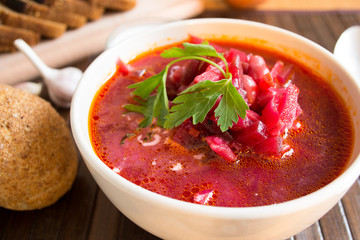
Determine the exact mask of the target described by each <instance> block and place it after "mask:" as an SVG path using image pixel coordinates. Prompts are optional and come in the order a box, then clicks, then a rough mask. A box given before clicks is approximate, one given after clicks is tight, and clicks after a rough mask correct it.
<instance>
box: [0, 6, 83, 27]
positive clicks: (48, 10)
mask: <svg viewBox="0 0 360 240" xmlns="http://www.w3.org/2000/svg"><path fill="white" fill-rule="evenodd" d="M0 2H2V3H3V4H4V5H6V6H7V7H8V8H11V9H12V10H14V11H16V12H18V13H24V14H27V15H30V16H33V17H37V18H42V19H47V20H51V21H55V22H60V23H64V24H66V25H67V27H68V28H79V27H82V26H83V25H85V23H86V21H87V19H86V17H85V16H82V15H80V14H76V13H73V12H69V11H62V10H61V9H57V8H56V7H48V6H46V5H44V4H39V3H37V2H34V1H31V0H0Z"/></svg>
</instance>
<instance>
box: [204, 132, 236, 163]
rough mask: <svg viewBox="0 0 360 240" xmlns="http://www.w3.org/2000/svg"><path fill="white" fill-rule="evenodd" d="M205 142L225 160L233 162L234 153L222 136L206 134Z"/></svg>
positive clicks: (234, 158)
mask: <svg viewBox="0 0 360 240" xmlns="http://www.w3.org/2000/svg"><path fill="white" fill-rule="evenodd" d="M206 142H207V143H208V144H209V146H210V148H211V149H212V150H213V151H214V152H216V153H217V154H219V155H220V156H221V157H223V158H224V159H225V160H226V161H228V162H234V161H235V160H236V155H235V154H234V152H233V151H232V150H231V148H230V147H229V143H228V142H226V141H225V140H223V139H222V138H219V137H217V136H208V137H206Z"/></svg>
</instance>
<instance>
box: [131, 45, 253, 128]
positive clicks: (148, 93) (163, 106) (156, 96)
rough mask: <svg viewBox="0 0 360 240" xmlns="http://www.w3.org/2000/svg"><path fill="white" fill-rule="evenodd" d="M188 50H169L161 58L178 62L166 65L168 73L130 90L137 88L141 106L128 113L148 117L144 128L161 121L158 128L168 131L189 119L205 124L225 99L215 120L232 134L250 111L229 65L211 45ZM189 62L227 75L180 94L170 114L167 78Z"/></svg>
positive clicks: (155, 76)
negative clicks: (171, 70)
mask: <svg viewBox="0 0 360 240" xmlns="http://www.w3.org/2000/svg"><path fill="white" fill-rule="evenodd" d="M183 46H184V48H178V47H173V48H170V49H166V50H165V51H164V52H163V53H162V54H161V56H162V57H164V58H176V59H175V60H173V61H171V62H170V63H169V64H168V65H166V67H165V69H164V70H162V71H161V72H160V73H159V74H156V75H154V76H152V77H150V78H148V79H146V80H145V81H143V82H139V83H135V84H132V85H130V86H129V88H135V90H134V91H133V92H132V95H133V96H135V97H139V98H141V100H138V105H136V104H128V105H126V106H125V108H126V109H127V110H128V111H133V112H138V113H141V114H143V115H144V117H145V118H144V120H143V121H142V122H141V123H140V126H141V127H146V126H149V125H150V124H151V122H152V119H153V118H154V117H155V118H157V124H158V125H160V126H163V127H165V128H173V127H176V126H179V125H180V124H181V123H182V122H184V121H185V120H186V119H188V118H190V117H192V118H193V123H194V124H197V123H200V122H203V121H204V119H205V117H206V115H207V114H208V112H209V111H210V110H211V108H212V107H213V106H214V105H215V103H216V101H217V99H218V98H219V97H221V100H220V103H219V105H218V106H217V108H216V109H215V117H217V118H218V125H219V126H220V129H221V130H222V131H226V130H228V129H229V128H230V127H231V126H232V125H233V123H234V122H235V123H236V122H237V121H238V119H239V116H240V117H242V118H245V114H246V110H247V109H249V107H248V106H247V104H246V102H245V101H244V99H243V98H242V97H241V95H240V94H239V93H238V91H237V90H236V88H235V87H234V86H233V84H232V81H231V78H232V77H231V74H230V73H229V69H228V63H227V61H226V59H225V58H224V56H223V54H222V53H218V52H217V51H216V49H215V48H214V47H213V46H211V45H209V43H208V42H203V43H202V44H192V43H183ZM206 57H217V58H220V59H221V61H223V62H224V64H225V71H224V69H223V68H222V67H220V66H219V65H218V64H217V63H215V62H213V61H212V60H209V59H207V58H206ZM188 59H196V60H201V61H205V62H207V63H209V64H212V65H213V66H215V67H216V68H218V69H219V71H220V72H221V73H222V74H223V76H224V78H225V79H223V80H221V81H216V82H212V81H209V80H207V81H202V82H199V83H197V84H195V85H193V86H191V87H189V88H187V89H186V90H185V91H183V92H182V93H180V94H179V96H177V97H176V98H175V99H174V100H173V103H174V104H175V105H174V106H173V107H172V108H171V110H170V112H169V105H168V96H167V93H166V78H167V73H168V70H169V68H170V66H171V65H173V64H174V63H176V62H179V61H184V60H188Z"/></svg>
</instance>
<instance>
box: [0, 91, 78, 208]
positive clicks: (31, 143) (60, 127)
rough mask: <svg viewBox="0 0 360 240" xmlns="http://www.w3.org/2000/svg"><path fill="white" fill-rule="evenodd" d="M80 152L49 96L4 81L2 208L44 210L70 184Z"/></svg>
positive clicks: (0, 98)
mask: <svg viewBox="0 0 360 240" xmlns="http://www.w3.org/2000/svg"><path fill="white" fill-rule="evenodd" d="M77 167H78V159H77V152H76V149H75V146H74V142H73V140H72V137H71V135H70V131H69V128H68V127H67V124H66V122H65V121H64V119H63V118H62V117H61V116H60V115H59V114H58V113H57V112H56V110H55V109H54V108H53V107H52V106H51V105H50V104H49V103H48V102H46V101H45V100H43V99H41V98H40V97H37V96H35V95H32V94H29V93H27V92H24V91H22V90H19V89H15V88H13V87H10V86H6V85H1V84H0V207H4V208H8V209H13V210H33V209H40V208H43V207H46V206H49V205H51V204H53V203H55V202H56V201H57V200H58V199H59V198H60V197H61V196H63V195H64V194H65V193H66V192H67V191H68V190H69V189H70V188H71V185H72V183H73V181H74V179H75V176H76V173H77Z"/></svg>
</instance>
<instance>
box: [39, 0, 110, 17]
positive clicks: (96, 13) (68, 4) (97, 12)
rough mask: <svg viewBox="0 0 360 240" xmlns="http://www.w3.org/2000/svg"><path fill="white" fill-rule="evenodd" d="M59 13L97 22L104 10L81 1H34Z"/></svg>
mask: <svg viewBox="0 0 360 240" xmlns="http://www.w3.org/2000/svg"><path fill="white" fill-rule="evenodd" d="M35 1H36V2H38V3H41V4H45V5H47V6H49V7H52V8H55V9H57V10H59V11H63V12H64V11H65V12H73V13H77V14H80V15H82V16H85V17H86V18H87V19H89V20H97V19H99V18H101V17H102V15H103V13H104V8H103V7H101V6H98V5H96V4H90V3H89V2H87V1H82V0H61V1H59V0H35Z"/></svg>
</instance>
